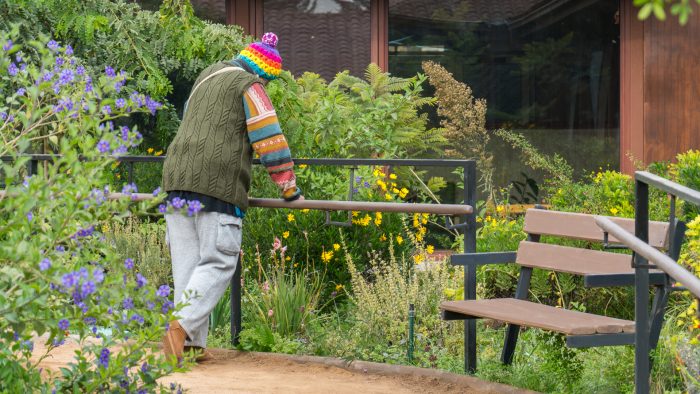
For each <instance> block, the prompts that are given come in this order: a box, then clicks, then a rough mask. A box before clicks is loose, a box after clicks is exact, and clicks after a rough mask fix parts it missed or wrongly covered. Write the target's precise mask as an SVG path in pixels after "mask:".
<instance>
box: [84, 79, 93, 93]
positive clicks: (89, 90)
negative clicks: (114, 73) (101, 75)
mask: <svg viewBox="0 0 700 394" xmlns="http://www.w3.org/2000/svg"><path fill="white" fill-rule="evenodd" d="M91 92H92V84H91V83H90V82H87V83H86V84H85V93H91Z"/></svg>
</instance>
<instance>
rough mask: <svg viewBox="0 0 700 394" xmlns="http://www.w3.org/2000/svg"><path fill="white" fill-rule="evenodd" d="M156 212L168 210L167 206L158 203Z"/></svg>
mask: <svg viewBox="0 0 700 394" xmlns="http://www.w3.org/2000/svg"><path fill="white" fill-rule="evenodd" d="M158 212H160V213H163V214H164V213H166V212H168V206H167V205H165V204H160V205H158Z"/></svg>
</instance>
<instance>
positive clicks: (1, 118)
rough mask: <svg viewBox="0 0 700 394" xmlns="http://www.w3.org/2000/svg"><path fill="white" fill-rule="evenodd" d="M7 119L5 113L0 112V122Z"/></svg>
mask: <svg viewBox="0 0 700 394" xmlns="http://www.w3.org/2000/svg"><path fill="white" fill-rule="evenodd" d="M5 119H7V112H0V120H5Z"/></svg>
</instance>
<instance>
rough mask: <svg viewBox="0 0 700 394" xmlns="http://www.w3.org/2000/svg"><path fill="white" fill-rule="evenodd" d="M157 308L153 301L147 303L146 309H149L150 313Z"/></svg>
mask: <svg viewBox="0 0 700 394" xmlns="http://www.w3.org/2000/svg"><path fill="white" fill-rule="evenodd" d="M155 306H156V304H154V303H153V301H146V308H148V310H149V311H150V310H153V308H155Z"/></svg>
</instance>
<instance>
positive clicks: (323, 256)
mask: <svg viewBox="0 0 700 394" xmlns="http://www.w3.org/2000/svg"><path fill="white" fill-rule="evenodd" d="M332 258H333V251H332V250H329V251H328V252H323V253H321V261H323V262H324V263H328V262H329V261H331V259H332Z"/></svg>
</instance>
